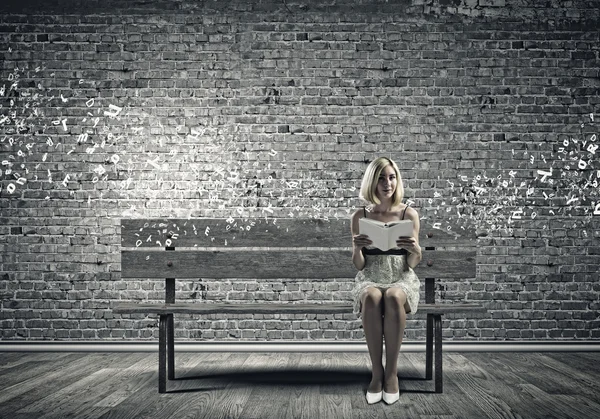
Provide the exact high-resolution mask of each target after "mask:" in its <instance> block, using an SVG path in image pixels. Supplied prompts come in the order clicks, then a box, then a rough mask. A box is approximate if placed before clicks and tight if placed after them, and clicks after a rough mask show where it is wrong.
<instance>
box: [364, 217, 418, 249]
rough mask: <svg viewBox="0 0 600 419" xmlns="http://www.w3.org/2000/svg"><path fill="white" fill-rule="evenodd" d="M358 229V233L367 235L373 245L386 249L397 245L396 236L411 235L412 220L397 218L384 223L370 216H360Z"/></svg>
mask: <svg viewBox="0 0 600 419" xmlns="http://www.w3.org/2000/svg"><path fill="white" fill-rule="evenodd" d="M358 229H359V234H366V235H367V236H369V239H370V240H371V241H372V242H373V246H375V247H377V248H378V249H381V250H383V251H387V250H390V249H392V248H395V247H397V246H396V240H398V237H412V235H413V222H412V220H399V221H390V222H389V223H384V222H382V221H377V220H371V219H370V218H360V219H359V220H358Z"/></svg>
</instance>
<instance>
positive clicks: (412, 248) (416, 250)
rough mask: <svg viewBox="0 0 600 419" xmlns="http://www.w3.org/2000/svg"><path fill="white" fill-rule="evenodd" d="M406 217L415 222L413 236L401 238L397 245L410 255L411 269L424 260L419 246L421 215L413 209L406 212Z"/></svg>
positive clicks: (407, 258)
mask: <svg viewBox="0 0 600 419" xmlns="http://www.w3.org/2000/svg"><path fill="white" fill-rule="evenodd" d="M406 215H407V216H408V218H410V219H411V220H412V222H413V235H412V237H400V238H398V240H397V241H396V245H397V246H398V247H400V248H402V249H406V250H407V251H408V252H409V253H408V256H407V257H406V262H407V263H408V266H410V267H411V268H415V267H416V266H417V265H418V264H419V263H420V262H421V260H422V259H423V255H422V254H421V246H420V245H419V231H420V229H421V224H420V222H419V214H417V211H416V210H415V209H413V208H410V207H409V208H408V209H407V210H406Z"/></svg>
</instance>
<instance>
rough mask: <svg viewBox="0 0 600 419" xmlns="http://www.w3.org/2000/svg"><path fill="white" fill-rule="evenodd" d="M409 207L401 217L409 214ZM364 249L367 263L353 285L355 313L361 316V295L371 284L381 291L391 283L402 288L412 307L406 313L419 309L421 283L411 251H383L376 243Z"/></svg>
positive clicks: (391, 285) (390, 286)
mask: <svg viewBox="0 0 600 419" xmlns="http://www.w3.org/2000/svg"><path fill="white" fill-rule="evenodd" d="M406 208H408V206H407V207H406ZM406 208H404V213H403V214H402V219H404V215H405V214H406ZM363 211H364V216H365V218H368V217H367V212H366V209H365V208H363ZM361 251H362V253H363V255H364V257H365V267H364V268H363V269H362V270H361V271H359V272H358V274H357V275H356V278H355V285H354V288H353V289H352V298H353V300H354V304H353V312H354V314H355V315H356V316H357V317H360V315H361V297H362V295H363V293H364V291H365V290H366V289H367V288H368V287H377V288H379V289H381V290H382V292H385V290H387V289H388V288H392V287H398V288H401V289H402V290H403V291H404V292H405V293H406V301H407V303H408V305H409V307H410V310H409V311H407V313H413V314H414V313H416V312H417V308H418V305H419V288H420V285H421V283H420V281H419V278H418V277H417V275H416V274H415V271H414V270H413V269H412V268H411V267H410V266H408V261H407V257H408V251H407V250H406V249H390V250H388V251H382V250H380V249H377V248H376V247H374V246H367V247H363V248H362V249H361Z"/></svg>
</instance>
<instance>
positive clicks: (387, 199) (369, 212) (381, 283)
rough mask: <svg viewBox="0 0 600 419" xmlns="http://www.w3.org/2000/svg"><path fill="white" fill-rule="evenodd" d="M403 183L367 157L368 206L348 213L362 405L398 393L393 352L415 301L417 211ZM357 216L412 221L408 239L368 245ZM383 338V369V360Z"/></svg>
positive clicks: (390, 165) (390, 399)
mask: <svg viewBox="0 0 600 419" xmlns="http://www.w3.org/2000/svg"><path fill="white" fill-rule="evenodd" d="M403 197H404V187H403V186H402V178H401V177H400V172H399V170H398V166H397V165H396V163H394V162H393V161H392V160H390V159H387V158H385V157H380V158H378V159H376V160H374V161H372V162H371V163H370V164H369V166H368V167H367V170H366V172H365V175H364V177H363V180H362V185H361V188H360V198H361V199H363V200H365V201H366V202H368V203H369V204H370V205H369V207H368V208H367V207H365V208H361V209H360V210H358V211H356V212H355V213H354V214H353V215H352V226H351V228H352V240H353V251H352V262H353V263H354V266H356V268H357V269H358V270H359V272H358V274H357V275H356V286H355V287H354V290H353V296H354V312H355V313H356V314H357V315H361V316H362V324H363V329H364V332H365V338H366V341H367V347H368V348H369V354H370V356H371V363H372V365H373V369H372V379H371V383H370V384H369V387H368V389H367V395H366V396H367V403H369V404H373V403H376V402H378V401H380V400H381V399H383V400H384V401H385V402H386V403H388V404H392V403H394V402H396V401H397V400H398V399H399V397H400V392H399V386H398V354H399V352H400V345H401V344H402V337H403V335H404V328H405V326H406V314H407V313H416V311H417V306H418V304H419V287H420V282H419V278H418V277H417V276H416V274H415V272H414V271H413V268H414V267H415V266H417V265H418V264H419V262H420V261H421V247H420V246H419V227H420V224H419V215H418V214H417V211H415V210H414V209H413V208H408V206H407V205H405V204H402V198H403ZM361 217H367V218H372V219H375V220H379V221H383V222H390V221H397V220H401V219H410V220H412V221H413V225H414V230H413V235H412V237H399V238H398V239H397V240H396V246H397V248H395V249H390V250H388V251H387V252H383V251H381V250H379V249H377V248H374V247H372V246H370V245H372V244H373V242H372V241H371V240H369V238H368V236H366V235H364V234H359V221H358V220H359V219H360V218H361ZM384 337H385V357H386V362H385V370H384V367H383V364H382V355H383V339H384Z"/></svg>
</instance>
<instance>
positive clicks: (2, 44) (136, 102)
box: [0, 0, 600, 340]
mask: <svg viewBox="0 0 600 419" xmlns="http://www.w3.org/2000/svg"><path fill="white" fill-rule="evenodd" d="M544 3H545V6H540V5H539V2H535V1H533V0H412V1H411V0H396V1H382V0H380V1H373V0H369V1H366V0H354V1H352V0H347V1H336V0H334V1H329V2H317V1H298V0H287V1H283V0H282V1H275V0H272V1H260V2H258V1H224V0H220V1H218V2H216V1H202V2H200V1H188V0H164V1H152V2H126V1H110V0H106V1H54V2H52V1H44V2H24V1H19V2H16V1H12V0H9V1H3V2H2V4H1V5H0V57H2V59H1V60H0V93H1V94H0V103H1V105H2V107H1V108H0V153H1V155H0V160H2V164H1V166H0V169H1V171H2V172H1V174H0V255H1V259H0V296H1V304H2V314H1V316H0V325H1V329H0V336H1V337H2V338H3V339H24V338H25V339H105V338H106V339H120V338H123V337H124V338H136V339H137V338H151V337H156V335H157V330H156V329H155V328H154V326H156V324H157V321H156V319H154V318H143V316H141V317H135V316H124V317H121V316H117V315H113V314H112V311H111V307H112V306H113V305H114V304H115V302H116V301H117V300H120V299H123V300H147V299H148V300H153V299H157V298H160V296H161V295H162V292H163V289H164V283H163V282H161V281H157V282H152V281H146V280H140V281H121V279H120V256H119V250H120V246H119V245H120V224H119V221H120V219H121V218H124V217H126V218H130V217H135V218H149V217H157V218H158V217H180V218H187V217H204V216H216V217H230V216H232V217H234V218H235V219H236V220H237V221H238V222H239V223H240V224H244V223H250V220H251V219H252V218H264V217H266V218H268V219H274V218H277V217H288V218H289V217H294V218H314V217H317V218H324V219H327V218H331V217H347V216H348V214H349V213H350V212H351V211H352V210H353V209H354V208H355V207H356V206H358V205H359V202H358V199H357V195H358V190H357V188H358V187H359V185H360V179H361V176H362V174H363V171H364V169H365V168H366V165H367V164H368V162H369V161H370V160H372V159H373V158H375V157H377V156H380V155H384V156H390V157H392V158H393V159H395V160H396V161H397V162H398V164H399V166H400V168H401V172H402V176H403V180H404V186H405V190H406V198H407V199H410V200H412V201H413V206H414V207H415V208H417V210H418V211H419V213H420V215H421V216H422V218H423V221H422V222H423V223H429V224H436V226H438V227H439V228H444V229H451V230H454V231H457V232H459V233H463V232H464V233H466V232H471V231H475V230H476V231H477V233H478V234H479V235H480V239H479V256H478V262H479V267H478V274H477V278H476V279H475V280H474V281H469V282H459V283H457V282H451V281H445V280H443V279H442V281H440V286H439V289H438V290H437V292H438V298H439V299H440V300H442V301H444V300H446V301H448V300H456V299H467V300H469V301H481V302H483V303H484V304H485V305H486V307H488V309H489V313H488V314H486V315H484V316H481V317H478V318H476V319H464V318H462V317H460V316H456V317H452V316H447V317H446V319H445V325H444V327H445V329H444V333H445V336H446V337H447V338H457V339H525V340H526V339H591V338H599V337H600V331H599V325H600V322H599V321H598V311H599V309H600V303H599V291H600V284H599V283H598V265H599V262H600V247H599V246H598V243H599V242H598V239H599V238H600V233H599V229H598V226H599V224H600V223H599V220H600V206H598V205H599V204H600V198H599V197H598V191H599V189H598V182H599V181H600V164H599V162H598V154H599V152H597V151H596V147H597V145H599V144H600V141H599V140H598V139H597V137H596V135H597V134H598V129H597V128H598V119H600V116H597V113H598V111H599V108H600V95H599V89H600V73H599V67H600V60H599V58H600V57H599V56H598V54H599V45H600V44H599V35H598V30H597V29H598V28H597V22H598V21H599V18H600V7H599V6H598V4H597V2H595V1H583V0H573V1H558V0H551V1H546V2H544ZM594 116H597V118H596V120H594ZM342 245H343V246H346V245H350V237H349V241H348V243H344V244H342ZM348 263H350V261H348ZM349 287H351V283H348V282H345V283H344V282H340V283H336V282H323V283H286V282H281V281H274V282H264V281H248V282H239V283H236V282H234V283H218V282H215V281H212V282H211V281H204V282H202V281H201V282H189V283H187V282H186V283H178V284H177V298H178V299H180V300H202V299H210V298H226V299H229V300H237V299H238V298H247V299H255V298H257V295H260V296H263V297H265V298H267V299H273V300H285V299H289V298H292V296H296V297H298V298H300V299H302V298H303V295H306V294H308V293H313V294H314V293H315V292H322V293H323V294H322V295H323V296H324V298H333V299H335V300H344V299H347V296H348V292H347V291H348V289H349ZM288 297H289V298H288ZM296 297H293V298H296ZM177 321H178V324H179V326H180V327H179V329H178V337H180V338H197V337H202V338H207V339H213V338H215V339H227V338H230V337H236V338H237V337H241V338H249V339H253V338H273V339H280V338H283V339H305V338H308V337H312V338H325V339H362V338H363V334H362V329H361V326H360V322H359V321H358V320H355V319H353V318H348V317H346V318H333V317H327V316H319V317H317V316H305V317H302V318H286V317H285V316H271V317H269V316H258V315H257V316H254V317H252V316H237V317H235V316H230V317H227V318H226V317H225V316H222V315H214V316H210V317H208V318H206V319H204V320H200V321H199V320H198V319H192V318H189V317H185V316H180V317H178V320H177ZM423 328H424V322H423V321H422V320H420V319H411V320H410V321H409V325H408V328H407V338H408V339H422V338H423Z"/></svg>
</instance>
